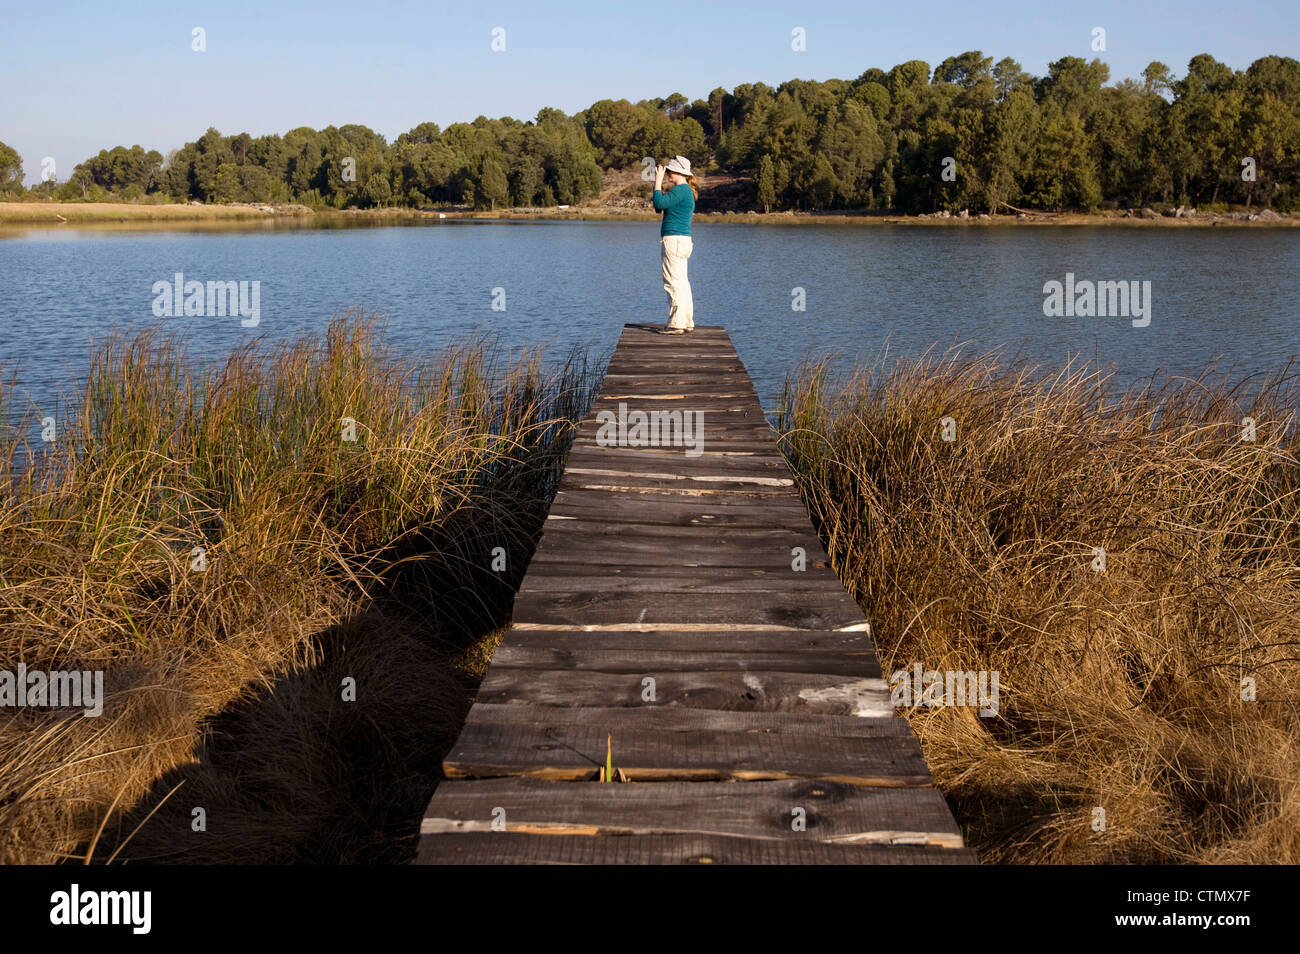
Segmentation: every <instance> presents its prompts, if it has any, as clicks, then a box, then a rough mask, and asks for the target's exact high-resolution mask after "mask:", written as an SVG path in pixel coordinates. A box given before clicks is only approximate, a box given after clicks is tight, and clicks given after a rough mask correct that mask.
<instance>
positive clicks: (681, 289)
mask: <svg viewBox="0 0 1300 954" xmlns="http://www.w3.org/2000/svg"><path fill="white" fill-rule="evenodd" d="M659 243H660V245H662V246H663V266H664V291H666V292H667V293H668V327H669V328H694V327H695V302H694V300H693V299H692V298H691V283H690V282H689V281H687V280H686V260H687V259H688V258H690V257H691V248H692V245H691V237H690V236H689V235H665V236H664V237H663V238H662V239H660V240H659Z"/></svg>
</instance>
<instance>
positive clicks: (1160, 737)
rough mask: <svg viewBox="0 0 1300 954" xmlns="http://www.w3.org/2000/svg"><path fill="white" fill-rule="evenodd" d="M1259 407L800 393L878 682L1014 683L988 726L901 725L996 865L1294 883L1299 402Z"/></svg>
mask: <svg viewBox="0 0 1300 954" xmlns="http://www.w3.org/2000/svg"><path fill="white" fill-rule="evenodd" d="M1249 384H1250V387H1249V388H1248V387H1246V386H1243V385H1231V384H1229V383H1228V382H1227V380H1226V379H1225V378H1224V377H1223V376H1222V375H1221V374H1218V373H1212V372H1210V371H1208V370H1207V371H1206V372H1205V373H1203V374H1201V375H1192V376H1189V377H1185V378H1173V379H1170V380H1169V381H1167V382H1162V383H1161V382H1157V383H1156V384H1155V385H1153V386H1150V387H1148V386H1143V387H1134V388H1128V389H1120V388H1118V387H1116V386H1114V385H1113V384H1112V382H1111V380H1110V379H1109V378H1108V377H1107V375H1106V374H1104V373H1101V372H1098V371H1094V370H1091V369H1088V368H1085V367H1075V368H1068V367H1067V368H1058V367H1046V368H1032V367H1028V366H1025V365H1015V364H1010V363H1004V362H1003V361H1002V360H1001V359H1000V358H998V357H997V356H995V355H986V356H975V357H970V358H968V357H965V356H958V355H956V354H944V355H937V354H936V355H930V356H928V357H926V358H923V359H906V360H901V361H899V362H897V363H895V364H891V365H883V364H882V365H881V366H878V367H865V368H860V369H858V371H857V372H856V373H854V374H853V375H851V376H849V377H848V378H847V380H844V379H839V380H832V379H831V378H830V377H829V375H828V372H827V369H826V368H825V367H824V366H817V365H813V366H806V367H804V368H801V369H798V370H796V371H795V372H793V373H792V375H791V378H790V382H789V384H788V386H787V390H786V392H785V394H784V396H783V401H782V404H781V407H782V411H781V415H780V421H779V423H778V430H780V431H781V432H782V433H783V435H784V436H783V440H782V445H783V448H784V450H785V451H786V453H787V456H788V457H789V458H790V461H791V466H792V469H793V470H794V472H795V475H796V483H797V484H798V485H799V489H800V493H801V495H802V496H803V498H804V500H805V503H807V505H808V507H809V510H810V513H811V514H812V517H813V520H814V523H815V524H816V525H817V526H818V529H819V533H820V534H821V536H822V538H823V540H824V541H825V543H826V548H827V552H828V553H829V554H830V556H831V561H832V563H833V565H834V566H835V568H836V570H837V572H838V573H839V575H840V577H841V579H842V580H843V581H844V583H845V585H846V586H847V587H848V588H849V591H850V592H851V593H852V594H853V595H854V596H855V597H856V598H857V600H858V602H859V603H860V604H861V605H862V607H863V609H864V611H865V612H866V615H867V617H868V619H870V620H871V622H872V630H873V633H874V634H875V640H876V644H877V651H878V653H879V655H880V660H881V666H882V669H883V670H884V672H885V674H886V676H887V677H888V676H889V675H890V674H892V673H894V672H897V671H899V670H910V669H911V667H912V666H913V665H914V664H915V663H918V662H920V663H922V664H923V668H924V669H927V670H930V669H935V670H940V671H958V672H967V671H974V672H980V671H984V672H993V671H997V672H999V673H1000V674H1001V686H1002V690H1001V705H1000V708H999V711H998V713H997V715H996V717H994V718H980V717H978V716H977V715H976V714H975V710H974V709H971V708H943V707H937V708H924V707H917V708H913V709H910V710H907V709H904V710H903V711H904V713H905V714H906V715H907V716H908V718H909V720H910V721H911V724H912V727H913V729H914V730H915V731H916V733H917V735H918V736H919V738H920V740H921V744H922V748H923V750H924V752H925V755H926V759H927V761H928V762H929V764H930V767H931V769H932V770H933V772H934V775H935V780H936V783H937V784H938V786H939V787H940V788H941V789H942V790H943V792H944V794H945V796H946V797H947V799H948V802H949V805H950V806H952V808H953V811H954V814H955V815H956V816H957V818H958V821H959V822H960V823H961V824H962V826H963V828H964V830H965V831H966V833H967V838H968V843H969V844H971V845H972V846H974V847H976V848H977V849H978V850H979V852H980V857H981V858H982V859H983V860H984V861H986V862H995V863H996V862H1003V863H1019V864H1042V863H1047V864H1057V863H1072V864H1115V863H1119V864H1134V863H1148V864H1171V863H1172V864H1180V863H1181V864H1218V863H1233V864H1295V863H1297V862H1298V861H1300V826H1297V824H1296V821H1297V813H1300V744H1298V743H1297V739H1298V738H1300V734H1298V733H1297V728H1300V725H1298V724H1297V717H1296V713H1297V712H1298V711H1300V678H1298V677H1300V653H1298V652H1297V650H1298V649H1300V631H1297V628H1296V621H1297V619H1300V434H1297V432H1296V429H1295V425H1296V423H1297V421H1298V420H1300V387H1298V386H1297V384H1298V382H1297V380H1296V374H1295V369H1294V368H1286V369H1280V370H1279V371H1278V372H1277V373H1276V374H1274V375H1272V376H1271V377H1267V378H1266V377H1265V376H1260V377H1259V378H1257V379H1256V380H1254V381H1251V382H1249ZM1246 418H1251V419H1253V421H1254V422H1255V424H1256V430H1255V431H1252V432H1249V436H1247V432H1246V431H1245V430H1244V425H1243V421H1244V419H1246ZM944 419H950V420H951V425H950V426H951V428H952V431H951V432H950V433H951V436H952V438H953V439H952V440H950V441H945V440H944V439H943V437H942V435H941V434H940V430H941V424H940V422H941V421H943V420H944ZM1098 548H1099V549H1098ZM1099 553H1100V562H1099V556H1098V554H1099ZM1247 680H1249V683H1247ZM1247 685H1249V687H1250V689H1251V690H1252V691H1253V693H1254V694H1253V695H1251V696H1250V697H1249V698H1247V692H1246V688H1247ZM1098 809H1100V810H1101V811H1102V812H1104V815H1101V814H1099V812H1098ZM1099 819H1100V820H1102V821H1103V822H1104V828H1102V829H1100V830H1099V829H1098V828H1097V827H1095V826H1096V823H1097V822H1098V820H1099Z"/></svg>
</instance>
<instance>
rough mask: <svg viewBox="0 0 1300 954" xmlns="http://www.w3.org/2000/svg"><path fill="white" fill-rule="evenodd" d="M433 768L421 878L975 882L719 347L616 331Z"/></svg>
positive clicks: (709, 331) (770, 441)
mask: <svg viewBox="0 0 1300 954" xmlns="http://www.w3.org/2000/svg"><path fill="white" fill-rule="evenodd" d="M620 405H622V407H623V409H624V410H625V411H626V414H625V415H624V418H625V420H626V422H627V424H628V425H629V426H628V428H627V430H626V432H625V433H624V434H623V435H622V443H623V445H624V446H609V445H610V444H611V443H613V441H611V438H612V437H613V438H615V439H617V438H618V435H617V431H616V426H615V425H613V424H610V423H609V419H610V418H611V417H617V416H618V415H619V414H620ZM651 410H676V411H682V412H702V425H703V430H702V437H703V442H702V444H697V443H695V438H696V437H698V436H699V430H698V427H697V428H696V429H695V430H693V431H692V432H690V433H687V432H686V431H685V430H682V431H681V432H679V433H678V436H679V437H680V438H681V442H682V443H683V444H685V445H686V446H684V447H683V446H658V447H654V446H629V445H633V444H636V443H641V442H643V439H644V438H645V437H646V435H645V434H644V433H643V432H640V431H638V429H637V428H636V424H637V420H636V415H635V413H634V412H637V411H644V412H649V411H651ZM602 412H610V413H609V414H603V415H602ZM692 418H693V416H692V417H689V418H688V417H686V416H685V415H683V416H682V417H681V421H682V423H683V424H684V423H685V422H686V421H687V420H692ZM661 423H662V422H661ZM694 423H695V424H697V425H698V424H699V423H700V420H699V419H698V418H694ZM602 425H603V427H604V430H603V431H602V430H601V427H602ZM664 431H665V428H664V427H661V428H660V429H659V431H658V432H657V433H658V434H659V435H660V436H661V437H662V436H664ZM660 443H662V441H660ZM697 452H698V453H697ZM797 548H798V549H797ZM799 550H802V553H803V560H804V566H805V568H804V569H802V570H797V569H795V565H796V564H797V563H798V561H799ZM611 736H612V740H613V741H612V748H613V762H614V765H615V767H616V768H617V769H618V770H620V771H621V772H622V774H623V776H624V777H625V778H626V779H627V780H628V782H630V784H620V783H617V782H616V783H612V784H605V783H602V782H600V781H597V779H598V777H599V773H600V771H601V768H602V767H603V766H604V764H605V756H606V744H607V738H608V737H611ZM443 766H444V770H445V774H446V780H445V781H443V782H442V783H441V784H440V785H439V786H438V789H437V791H436V792H435V794H434V796H433V799H432V801H430V803H429V807H428V809H427V811H426V812H425V817H424V821H423V824H422V826H421V837H420V843H419V851H418V857H417V859H416V860H417V863H423V864H446V863H462V864H464V863H468V864H476V863H477V864H486V863H496V864H520V863H583V862H586V863H705V864H707V863H734V864H758V863H778V864H781V863H790V864H794V863H834V864H845V863H848V864H962V863H967V864H968V863H973V862H974V861H975V855H974V853H973V852H972V851H970V850H969V849H966V848H964V847H963V843H962V837H961V833H960V831H959V829H958V828H957V825H956V823H955V822H954V821H953V817H952V815H951V813H950V812H949V810H948V806H947V805H946V804H945V803H944V800H943V797H942V795H941V794H940V793H939V792H938V790H936V789H935V788H934V787H933V786H932V784H931V777H930V771H929V768H928V767H927V766H926V764H925V760H924V758H923V757H922V755H921V749H920V746H919V745H918V744H917V741H916V738H915V736H914V735H913V734H912V731H911V729H910V727H909V726H908V724H907V722H906V720H904V719H903V718H901V717H900V716H899V715H897V713H896V712H895V711H894V709H893V708H892V707H891V706H890V702H889V690H888V686H887V684H886V682H885V680H884V679H882V678H881V671H880V665H879V663H878V662H877V661H876V655H875V652H874V647H873V645H872V642H871V636H870V632H869V627H868V625H867V621H866V620H865V619H864V618H863V615H862V612H861V610H860V609H859V608H858V606H857V604H856V603H854V601H853V600H852V599H851V598H850V597H849V596H848V594H847V593H846V592H845V591H844V588H843V586H841V584H840V582H839V580H838V578H837V577H836V576H835V573H834V571H833V570H831V569H830V563H829V560H828V558H827V555H826V553H825V551H824V550H823V548H822V545H821V543H820V542H819V540H818V538H817V535H816V534H815V533H814V532H813V529H812V526H811V524H810V522H809V519H808V515H807V512H806V511H805V509H804V507H803V504H802V503H801V502H800V500H799V497H798V494H797V493H796V491H795V489H794V486H793V481H792V479H791V475H790V472H789V470H788V469H787V467H786V464H785V462H784V460H783V458H782V456H781V453H780V450H779V449H778V447H777V444H776V440H775V438H774V436H773V434H772V431H771V429H770V428H769V427H768V425H767V422H766V419H765V418H764V415H763V412H762V409H761V408H760V405H759V402H758V397H757V395H756V394H755V392H754V387H753V385H752V383H751V382H750V380H749V375H748V374H747V373H746V372H745V368H744V366H743V365H742V364H741V363H740V359H739V358H738V357H737V356H736V352H735V349H734V348H733V347H732V344H731V340H730V338H728V336H727V334H726V332H725V331H723V330H722V329H721V328H716V327H699V328H697V329H696V330H695V331H694V332H693V333H691V334H688V335H683V336H679V337H667V336H663V335H658V334H655V333H653V332H652V331H651V330H649V329H648V328H647V327H646V326H637V325H628V326H626V327H625V328H624V329H623V334H622V337H621V338H620V340H619V344H618V348H617V350H616V351H615V353H614V356H613V358H612V359H611V361H610V364H609V368H608V371H607V373H606V375H605V379H604V383H603V385H602V388H601V393H600V395H599V397H598V399H597V400H596V401H595V403H594V405H593V407H592V409H591V412H590V414H589V416H588V417H587V419H586V420H585V421H584V422H583V424H582V425H581V427H580V428H579V430H578V433H577V436H576V438H575V442H574V446H573V450H572V452H571V453H570V456H569V459H568V463H567V465H566V470H565V472H564V476H563V478H562V480H561V483H560V488H559V491H558V493H557V494H556V498H555V502H554V504H553V505H552V507H551V511H550V516H549V517H548V519H547V522H546V528H545V531H544V533H543V535H542V539H541V542H540V543H539V545H538V548H537V553H536V554H535V555H534V557H533V559H532V562H531V563H530V564H529V567H528V572H527V574H526V576H525V577H524V580H523V584H522V586H521V588H520V591H519V595H518V598H517V600H516V602H515V608H514V621H513V624H512V626H511V628H510V631H509V632H508V633H507V635H506V636H505V638H504V640H503V641H502V643H501V645H500V646H499V647H498V649H497V651H496V654H495V655H494V656H493V659H492V665H491V668H490V669H489V670H488V673H487V676H486V678H485V679H484V680H483V685H482V687H481V688H480V690H479V694H478V697H477V702H476V704H475V705H474V706H473V708H472V709H471V710H470V713H469V716H468V719H467V720H466V723H465V728H464V731H462V733H461V735H460V737H459V739H457V741H456V743H455V744H454V745H453V746H452V748H451V751H450V752H449V753H448V755H447V758H446V760H445V761H444V763H443Z"/></svg>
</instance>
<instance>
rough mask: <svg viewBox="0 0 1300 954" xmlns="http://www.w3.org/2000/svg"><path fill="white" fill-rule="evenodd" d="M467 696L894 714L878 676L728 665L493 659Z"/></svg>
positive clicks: (513, 700) (553, 703)
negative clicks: (524, 664)
mask: <svg viewBox="0 0 1300 954" xmlns="http://www.w3.org/2000/svg"><path fill="white" fill-rule="evenodd" d="M647 677H650V678H653V679H654V693H655V701H654V702H648V701H647V698H646V696H647V692H646V690H647V689H648V685H647V683H646V682H645V679H646V678H647ZM475 701H477V702H486V703H495V704H498V705H499V704H504V703H528V704H529V705H544V706H601V707H613V708H627V707H633V708H639V707H646V706H655V707H662V706H682V707H684V708H688V709H722V710H733V711H742V712H791V711H795V712H804V713H809V714H814V713H817V714H821V715H836V716H855V717H859V718H862V717H865V718H879V717H882V716H887V715H893V714H894V708H893V706H892V705H891V704H890V699H889V687H888V685H887V684H886V682H885V681H884V680H883V679H872V678H863V679H854V678H849V677H846V676H835V675H821V674H818V673H793V672H766V671H763V672H754V671H750V672H738V671H736V670H734V669H729V670H717V669H715V670H708V671H703V672H644V673H610V672H583V671H581V670H542V669H511V668H509V667H507V666H493V667H491V668H489V669H488V672H487V675H486V676H485V677H484V679H483V683H482V685H480V686H479V691H478V695H477V696H476V700H475Z"/></svg>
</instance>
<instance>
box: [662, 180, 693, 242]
mask: <svg viewBox="0 0 1300 954" xmlns="http://www.w3.org/2000/svg"><path fill="white" fill-rule="evenodd" d="M652 201H653V202H654V207H655V209H656V210H657V211H659V212H662V213H663V214H664V220H663V223H662V224H661V225H660V226H659V235H660V237H663V236H665V235H690V234H691V216H692V215H694V214H695V193H693V192H691V187H690V186H689V185H687V184H686V183H684V182H683V183H682V184H681V185H679V186H674V187H673V188H671V189H669V190H668V191H667V192H664V191H662V190H660V189H655V194H654V196H653V199H652Z"/></svg>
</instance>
